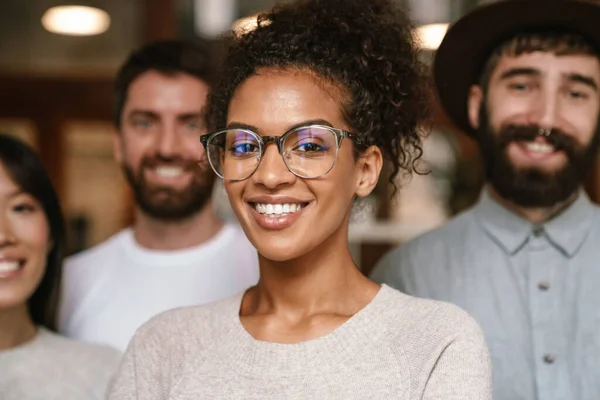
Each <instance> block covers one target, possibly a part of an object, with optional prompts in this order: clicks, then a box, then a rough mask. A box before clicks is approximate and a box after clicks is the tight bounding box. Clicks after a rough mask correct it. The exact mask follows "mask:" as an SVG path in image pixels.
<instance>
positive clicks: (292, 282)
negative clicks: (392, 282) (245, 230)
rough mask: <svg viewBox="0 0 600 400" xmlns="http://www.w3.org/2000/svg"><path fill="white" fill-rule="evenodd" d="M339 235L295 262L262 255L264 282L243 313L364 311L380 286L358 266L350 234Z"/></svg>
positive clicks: (251, 293)
mask: <svg viewBox="0 0 600 400" xmlns="http://www.w3.org/2000/svg"><path fill="white" fill-rule="evenodd" d="M335 236H336V237H331V238H329V239H328V240H326V241H324V242H323V243H322V244H321V245H319V246H318V247H317V248H316V249H313V250H312V251H310V252H309V253H308V254H305V255H303V256H301V257H299V258H296V259H293V260H289V261H283V262H279V261H273V260H269V259H266V258H264V257H262V256H260V255H259V261H260V281H259V283H258V284H257V286H256V287H255V288H253V289H252V290H251V291H249V292H248V293H247V295H246V296H245V301H244V302H243V303H242V310H241V314H242V315H244V314H254V313H260V314H263V313H264V314H278V313H285V314H288V315H289V314H296V315H297V317H298V318H302V316H306V315H311V314H314V313H321V312H324V311H325V312H327V311H330V312H336V311H339V312H341V313H346V312H348V313H352V310H353V309H357V310H358V309H360V308H362V307H363V306H364V303H365V300H366V302H368V301H370V299H371V298H372V297H373V296H374V295H375V294H376V293H377V291H378V289H379V286H378V285H377V284H375V283H373V282H371V281H370V280H368V279H367V278H366V277H365V276H364V275H363V274H362V273H361V272H360V271H359V270H358V268H357V267H356V265H355V264H354V261H353V260H352V255H351V254H350V250H349V248H348V239H347V235H344V234H340V235H335ZM355 303H356V304H355Z"/></svg>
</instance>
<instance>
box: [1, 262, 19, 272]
mask: <svg viewBox="0 0 600 400" xmlns="http://www.w3.org/2000/svg"><path fill="white" fill-rule="evenodd" d="M17 269H19V263H18V262H16V261H2V262H0V272H10V271H16V270H17Z"/></svg>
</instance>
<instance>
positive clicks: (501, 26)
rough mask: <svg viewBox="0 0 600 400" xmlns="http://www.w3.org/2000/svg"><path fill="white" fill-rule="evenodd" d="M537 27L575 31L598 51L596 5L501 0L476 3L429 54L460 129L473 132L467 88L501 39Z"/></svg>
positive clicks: (572, 0) (599, 10) (583, 0)
mask: <svg viewBox="0 0 600 400" xmlns="http://www.w3.org/2000/svg"><path fill="white" fill-rule="evenodd" d="M541 29H544V30H545V29H557V30H558V29H560V30H562V29H566V30H569V31H573V32H579V33H580V34H581V35H583V36H585V37H586V38H587V39H588V40H590V42H591V43H592V44H595V45H596V47H597V48H599V49H600V4H599V3H598V2H592V1H591V0H503V1H499V2H497V3H492V4H489V5H485V6H481V7H478V8H477V9H475V10H474V11H473V12H471V13H469V14H467V15H465V16H464V17H463V18H461V19H460V20H458V21H457V22H456V23H454V24H453V25H452V26H451V27H450V29H448V32H447V33H446V36H445V37H444V40H443V41H442V43H441V44H440V47H439V48H438V50H437V53H436V55H435V61H434V65H433V74H434V79H435V84H436V87H437V92H438V96H439V100H440V102H441V104H442V106H443V107H444V110H445V111H446V112H447V113H448V115H449V117H450V118H451V119H452V121H453V122H454V123H455V124H456V126H458V127H459V128H460V129H461V130H463V131H465V132H467V133H468V134H473V128H472V127H471V125H470V124H469V118H468V115H467V98H468V94H469V88H470V87H471V85H473V84H474V83H477V82H478V80H479V75H480V73H481V68H482V67H483V64H484V63H485V61H486V60H487V58H488V57H489V56H490V54H491V53H492V52H493V50H494V49H495V48H496V47H497V46H498V45H500V43H502V42H503V41H504V40H507V39H509V38H510V37H511V36H513V35H515V34H517V33H521V32H528V31H535V30H541Z"/></svg>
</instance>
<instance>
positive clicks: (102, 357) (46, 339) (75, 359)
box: [38, 328, 122, 379]
mask: <svg viewBox="0 0 600 400" xmlns="http://www.w3.org/2000/svg"><path fill="white" fill-rule="evenodd" d="M41 329H42V330H41V331H40V333H39V335H41V337H40V341H39V343H38V346H39V348H40V352H41V354H43V355H44V356H43V358H44V359H46V361H47V362H50V363H55V364H56V365H60V367H61V369H64V368H67V369H72V370H73V371H72V372H74V373H78V374H81V372H82V371H85V375H88V376H97V377H98V378H101V377H105V378H106V379H108V378H109V377H110V376H112V375H113V374H114V372H116V370H117V368H118V366H119V363H120V361H121V357H122V354H121V353H120V352H119V351H117V350H115V349H113V348H111V347H108V346H101V345H96V344H91V343H86V342H81V341H78V340H74V339H69V338H66V337H64V336H60V335H58V334H55V333H53V332H50V331H47V330H45V329H43V328H41ZM81 375H84V374H81Z"/></svg>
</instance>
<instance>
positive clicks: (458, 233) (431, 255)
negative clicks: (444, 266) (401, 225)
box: [378, 209, 477, 269]
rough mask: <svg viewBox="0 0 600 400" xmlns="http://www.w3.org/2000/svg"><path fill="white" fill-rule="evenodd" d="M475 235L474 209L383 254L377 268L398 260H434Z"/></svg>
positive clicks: (394, 264)
mask: <svg viewBox="0 0 600 400" xmlns="http://www.w3.org/2000/svg"><path fill="white" fill-rule="evenodd" d="M474 234H475V235H476V234H477V232H476V221H475V217H474V210H473V209H471V210H468V211H465V212H463V213H461V214H459V215H457V216H456V217H454V218H452V219H451V220H450V221H448V222H447V223H445V224H444V225H442V226H440V227H439V228H436V229H434V230H431V231H429V232H426V233H423V234H421V235H419V236H417V237H415V238H413V239H411V240H409V241H407V242H406V243H403V244H402V245H400V246H397V247H395V248H394V249H393V250H391V251H390V252H388V253H387V254H385V255H384V256H383V258H382V260H381V261H380V262H379V264H378V269H380V268H381V269H385V268H395V267H396V266H397V265H398V264H400V261H402V262H403V263H402V264H403V266H404V264H408V265H407V266H410V265H411V264H412V263H411V260H412V261H413V262H419V261H420V260H421V258H422V257H423V259H424V260H427V262H428V263H434V262H436V261H437V260H436V259H437V258H438V257H444V256H445V254H444V252H445V249H449V248H454V247H456V246H458V247H460V246H462V244H464V243H465V241H466V239H467V237H470V236H473V235H474Z"/></svg>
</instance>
